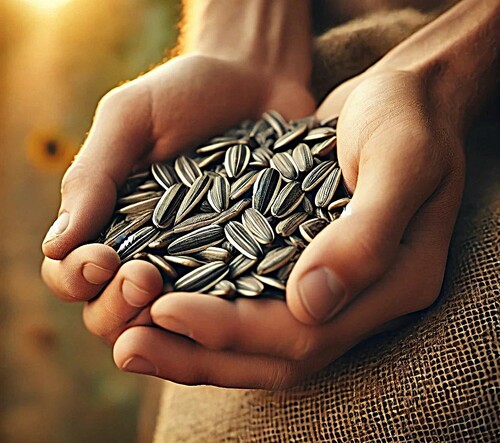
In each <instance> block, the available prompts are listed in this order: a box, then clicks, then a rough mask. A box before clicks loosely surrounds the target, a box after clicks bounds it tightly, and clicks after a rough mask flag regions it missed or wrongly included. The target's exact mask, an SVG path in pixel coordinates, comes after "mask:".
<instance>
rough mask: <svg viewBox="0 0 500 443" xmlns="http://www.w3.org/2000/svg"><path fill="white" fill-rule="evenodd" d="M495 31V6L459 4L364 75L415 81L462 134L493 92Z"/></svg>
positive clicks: (498, 22)
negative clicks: (410, 76)
mask: <svg viewBox="0 0 500 443" xmlns="http://www.w3.org/2000/svg"><path fill="white" fill-rule="evenodd" d="M499 29H500V2H498V1H497V0H491V1H490V0H486V1H474V0H464V1H462V2H460V3H459V4H458V5H456V6H454V7H453V8H451V9H449V10H448V11H447V12H445V13H444V14H443V15H441V16H440V17H439V18H437V19H436V20H435V21H433V22H432V23H430V24H429V25H427V26H426V27H424V28H422V29H421V30H420V31H418V32H417V33H415V34H414V35H413V36H411V37H410V38H408V39H407V40H405V41H404V42H403V43H401V44H400V45H398V46H397V47H396V48H394V49H393V50H392V51H390V52H389V53H388V54H387V55H386V56H385V57H384V58H382V59H381V60H380V61H379V62H378V63H377V64H375V65H374V66H373V67H372V68H371V69H370V70H369V71H370V72H378V71H383V70H386V69H400V70H406V71H411V72H415V73H417V74H419V75H421V76H422V77H423V78H424V79H425V81H426V82H427V86H428V87H427V90H428V92H429V94H433V96H434V97H436V98H437V99H438V100H437V102H438V103H440V104H442V105H444V106H445V107H446V109H447V110H450V112H451V113H452V114H453V115H451V116H450V118H453V119H454V121H456V122H457V124H459V125H461V128H460V129H463V128H464V127H466V126H467V125H468V124H469V122H470V120H471V117H473V116H474V114H475V112H476V111H477V110H478V108H479V107H480V106H481V104H482V103H483V101H484V100H485V98H486V97H487V96H488V95H489V94H491V93H492V92H493V90H494V88H495V86H496V75H497V74H496V73H497V69H498V43H499V34H498V30H499Z"/></svg>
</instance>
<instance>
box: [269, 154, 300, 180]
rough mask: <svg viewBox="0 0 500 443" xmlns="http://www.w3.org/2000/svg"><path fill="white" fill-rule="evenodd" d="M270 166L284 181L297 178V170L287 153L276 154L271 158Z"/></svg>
mask: <svg viewBox="0 0 500 443" xmlns="http://www.w3.org/2000/svg"><path fill="white" fill-rule="evenodd" d="M270 164H271V167H272V168H274V169H276V170H278V171H279V173H280V174H281V176H282V177H283V178H284V179H286V180H295V179H297V177H298V176H299V169H298V167H297V165H296V164H295V161H294V160H293V158H292V156H291V155H290V154H289V153H288V152H278V153H277V154H275V155H274V156H273V158H271V163H270Z"/></svg>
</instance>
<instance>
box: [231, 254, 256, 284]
mask: <svg viewBox="0 0 500 443" xmlns="http://www.w3.org/2000/svg"><path fill="white" fill-rule="evenodd" d="M256 263H257V259H251V258H248V257H245V256H244V255H243V254H239V255H237V256H236V257H234V258H233V259H232V260H231V261H230V262H229V276H230V277H231V278H232V279H235V278H236V277H239V276H240V275H242V274H244V273H245V272H246V271H248V270H249V269H251V268H252V267H253V266H254V265H255V264H256Z"/></svg>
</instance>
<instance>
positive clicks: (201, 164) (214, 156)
mask: <svg viewBox="0 0 500 443" xmlns="http://www.w3.org/2000/svg"><path fill="white" fill-rule="evenodd" d="M222 157H224V151H219V152H214V153H213V154H210V155H209V156H208V157H201V158H200V159H199V161H198V162H197V163H198V166H199V167H200V168H206V167H207V166H208V165H210V164H212V163H213V162H215V161H217V160H219V159H220V158H222Z"/></svg>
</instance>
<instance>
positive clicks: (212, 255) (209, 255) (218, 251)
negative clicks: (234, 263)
mask: <svg viewBox="0 0 500 443" xmlns="http://www.w3.org/2000/svg"><path fill="white" fill-rule="evenodd" d="M196 257H197V258H199V259H200V260H203V261H205V262H211V261H223V262H225V263H228V262H229V260H230V259H231V253H230V252H229V251H228V250H227V249H224V248H219V247H217V246H209V247H208V248H207V249H205V250H203V251H200V252H198V253H197V254H196Z"/></svg>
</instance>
